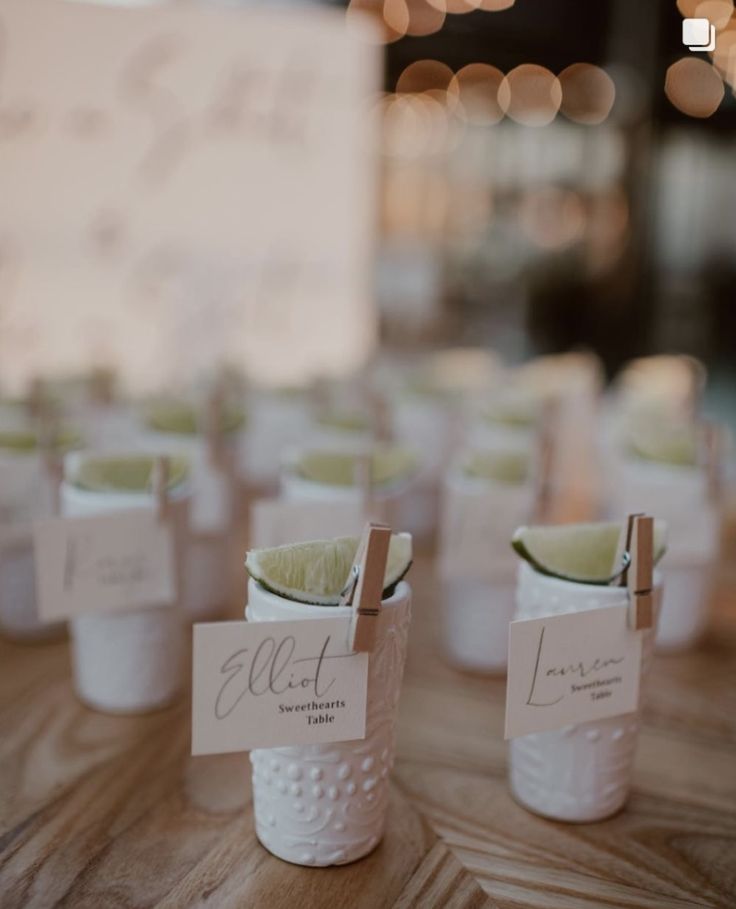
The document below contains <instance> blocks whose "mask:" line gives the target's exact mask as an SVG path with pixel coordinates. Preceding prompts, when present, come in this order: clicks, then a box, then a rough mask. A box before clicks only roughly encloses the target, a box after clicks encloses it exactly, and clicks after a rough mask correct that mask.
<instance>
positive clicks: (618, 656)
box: [505, 605, 641, 739]
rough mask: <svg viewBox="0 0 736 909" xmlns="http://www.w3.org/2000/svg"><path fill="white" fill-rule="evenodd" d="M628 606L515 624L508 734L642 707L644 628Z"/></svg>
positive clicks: (511, 636) (509, 736) (511, 642)
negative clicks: (631, 621)
mask: <svg viewBox="0 0 736 909" xmlns="http://www.w3.org/2000/svg"><path fill="white" fill-rule="evenodd" d="M627 612H628V608H627V606H625V605H621V606H610V607H608V608H605V609H591V610H588V611H586V612H577V613H567V614H564V615H555V616H548V617H546V618H541V619H528V620H521V621H517V622H512V623H511V625H510V627H509V668H508V679H507V685H506V733H505V737H506V738H507V739H512V738H516V736H519V735H527V734H528V733H530V732H544V731H546V730H549V729H559V728H561V727H562V726H568V725H570V724H571V723H585V722H588V721H589V720H600V719H603V718H604V717H609V716H618V715H619V714H623V713H631V712H632V711H634V710H636V709H637V707H638V705H639V676H640V673H641V632H636V631H632V630H630V628H629V627H628V622H627Z"/></svg>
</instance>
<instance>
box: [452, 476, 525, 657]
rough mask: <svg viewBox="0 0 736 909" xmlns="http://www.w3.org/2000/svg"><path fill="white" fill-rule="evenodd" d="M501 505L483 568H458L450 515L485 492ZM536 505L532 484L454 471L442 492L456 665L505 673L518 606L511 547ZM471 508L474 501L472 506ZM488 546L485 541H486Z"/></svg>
mask: <svg viewBox="0 0 736 909" xmlns="http://www.w3.org/2000/svg"><path fill="white" fill-rule="evenodd" d="M481 493H482V494H484V495H488V496H489V497H490V496H492V497H493V501H494V503H495V507H494V511H493V515H494V533H497V538H496V540H495V544H494V545H489V546H488V556H487V558H484V560H483V564H482V565H481V564H480V561H479V560H475V559H474V560H473V562H474V563H475V564H474V565H473V566H472V568H473V569H474V570H471V566H465V565H462V564H460V565H456V566H453V565H452V564H451V563H450V562H448V560H447V554H448V549H449V546H450V540H449V536H450V535H451V534H452V532H453V529H452V528H451V527H450V526H449V524H448V522H449V517H448V515H449V514H450V513H451V511H452V510H453V509H455V508H457V509H462V508H463V507H464V505H465V504H466V500H468V499H475V498H477V496H478V495H479V494H481ZM533 502H534V491H533V489H532V487H531V485H530V484H513V485H512V484H504V483H497V482H493V481H490V480H486V479H482V478H476V477H467V476H464V475H463V474H462V473H460V471H459V469H457V468H456V469H454V470H453V471H451V472H450V473H448V476H447V477H446V479H445V483H444V485H443V492H442V510H441V511H442V522H443V523H442V530H441V533H440V553H439V564H440V574H441V576H442V613H441V614H442V626H441V627H442V642H443V646H444V649H445V652H446V653H447V656H448V657H449V659H450V661H451V662H452V663H453V664H454V665H455V666H457V667H458V668H460V669H467V670H470V671H472V672H489V673H499V672H505V670H506V664H507V658H508V631H509V622H510V621H511V619H512V618H513V615H514V611H515V608H516V602H515V591H516V570H517V563H518V558H517V556H516V555H515V553H514V551H513V549H512V548H511V546H510V544H509V540H510V539H511V536H512V534H513V532H514V530H515V529H516V528H517V527H518V526H519V525H520V524H524V523H525V522H526V521H528V520H529V518H530V515H531V512H532V507H533ZM467 504H468V505H470V503H469V502H468V503H467ZM484 542H485V540H484Z"/></svg>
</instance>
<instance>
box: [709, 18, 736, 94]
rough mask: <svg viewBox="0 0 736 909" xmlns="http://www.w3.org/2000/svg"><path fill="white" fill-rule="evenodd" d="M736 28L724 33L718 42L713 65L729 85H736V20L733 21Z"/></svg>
mask: <svg viewBox="0 0 736 909" xmlns="http://www.w3.org/2000/svg"><path fill="white" fill-rule="evenodd" d="M731 21H732V23H733V24H734V26H735V27H729V28H728V29H727V30H726V31H722V32H721V33H720V34H719V35H718V39H717V40H716V49H715V50H714V51H713V54H712V57H713V65H714V66H715V67H716V69H717V70H718V72H719V73H720V74H721V76H722V77H723V78H724V79H726V81H727V82H728V83H729V85H731V86H733V85H734V84H735V83H736V20H731Z"/></svg>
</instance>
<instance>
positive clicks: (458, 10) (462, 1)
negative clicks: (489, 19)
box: [427, 0, 479, 15]
mask: <svg viewBox="0 0 736 909" xmlns="http://www.w3.org/2000/svg"><path fill="white" fill-rule="evenodd" d="M427 3H431V4H432V6H434V7H436V8H437V9H441V10H443V11H444V12H446V13H450V14H454V15H463V14H464V13H472V12H473V10H474V9H478V3H479V0H427Z"/></svg>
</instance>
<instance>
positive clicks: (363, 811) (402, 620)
mask: <svg viewBox="0 0 736 909" xmlns="http://www.w3.org/2000/svg"><path fill="white" fill-rule="evenodd" d="M349 613H350V610H349V608H347V607H337V606H336V607H326V606H308V605H306V604H304V603H297V602H294V601H293V600H287V599H284V598H283V597H278V596H275V595H274V594H271V593H268V592H267V591H266V590H264V589H263V588H262V587H261V586H260V585H259V584H258V583H256V582H255V581H253V580H252V579H251V580H250V581H249V582H248V607H247V609H246V612H245V615H246V618H247V619H248V621H250V622H273V621H279V620H282V621H283V620H286V619H289V620H295V619H314V618H320V617H322V618H335V617H337V616H341V615H345V616H347V615H349ZM410 617H411V588H410V587H409V585H408V584H407V583H406V582H403V581H402V582H401V583H400V584H399V585H398V586H397V588H396V591H395V593H394V595H393V596H392V597H390V599H388V600H384V602H383V609H382V613H381V617H380V619H379V622H380V624H379V627H378V631H377V636H376V650H375V651H374V652H373V653H372V654H371V657H370V662H369V670H368V709H367V720H366V737H365V739H361V740H356V741H351V742H335V743H333V744H329V745H299V746H292V747H285V748H259V749H256V750H254V751H252V752H251V756H250V759H251V763H252V764H253V805H254V813H255V825H256V835H257V836H258V839H259V840H260V841H261V843H262V844H263V845H264V846H265V847H266V849H268V851H269V852H272V853H273V854H274V855H276V856H278V857H279V858H281V859H284V860H285V861H287V862H294V863H295V864H297V865H320V866H324V865H344V864H346V863H347V862H353V861H355V860H356V859H359V858H362V857H363V856H364V855H367V854H368V853H369V852H371V850H373V849H374V848H375V847H376V846H377V845H378V843H379V841H380V839H381V837H382V836H383V830H384V825H385V820H386V810H387V807H388V798H389V782H388V778H389V774H390V772H391V767H392V766H393V760H394V729H395V724H396V713H397V708H398V702H399V694H400V691H401V679H402V675H403V671H404V661H405V659H406V645H407V639H408V635H409V621H410Z"/></svg>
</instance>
